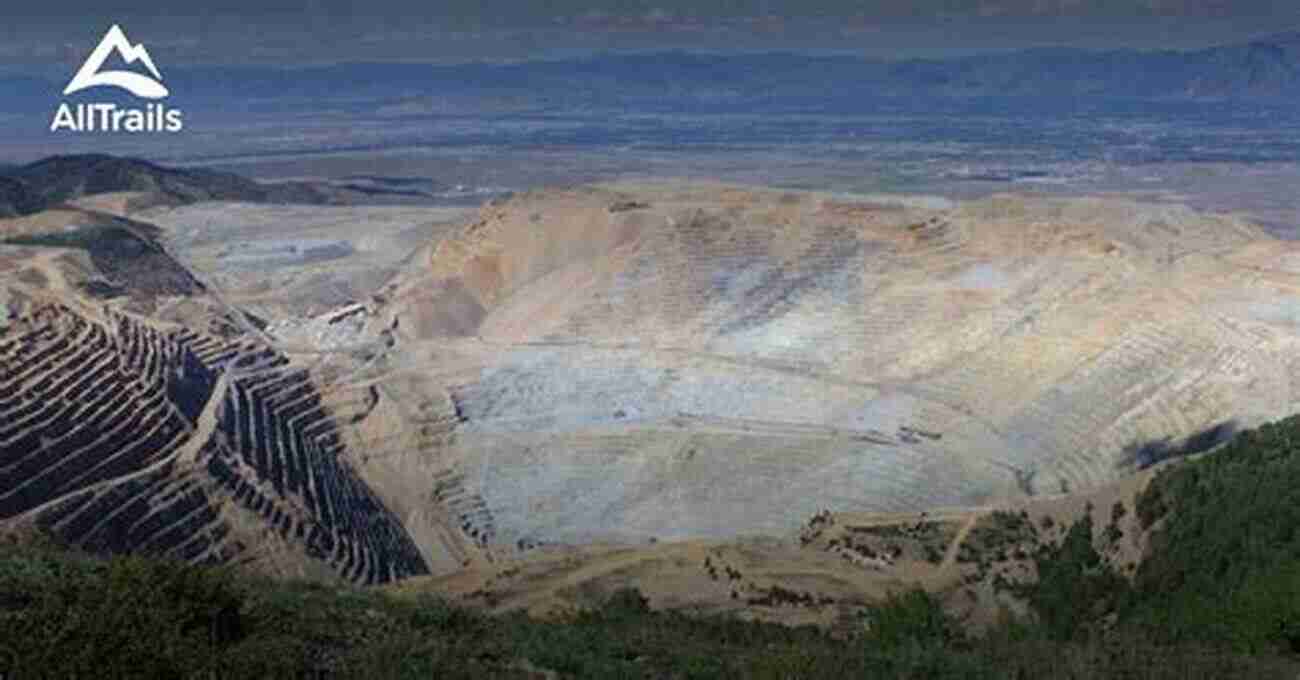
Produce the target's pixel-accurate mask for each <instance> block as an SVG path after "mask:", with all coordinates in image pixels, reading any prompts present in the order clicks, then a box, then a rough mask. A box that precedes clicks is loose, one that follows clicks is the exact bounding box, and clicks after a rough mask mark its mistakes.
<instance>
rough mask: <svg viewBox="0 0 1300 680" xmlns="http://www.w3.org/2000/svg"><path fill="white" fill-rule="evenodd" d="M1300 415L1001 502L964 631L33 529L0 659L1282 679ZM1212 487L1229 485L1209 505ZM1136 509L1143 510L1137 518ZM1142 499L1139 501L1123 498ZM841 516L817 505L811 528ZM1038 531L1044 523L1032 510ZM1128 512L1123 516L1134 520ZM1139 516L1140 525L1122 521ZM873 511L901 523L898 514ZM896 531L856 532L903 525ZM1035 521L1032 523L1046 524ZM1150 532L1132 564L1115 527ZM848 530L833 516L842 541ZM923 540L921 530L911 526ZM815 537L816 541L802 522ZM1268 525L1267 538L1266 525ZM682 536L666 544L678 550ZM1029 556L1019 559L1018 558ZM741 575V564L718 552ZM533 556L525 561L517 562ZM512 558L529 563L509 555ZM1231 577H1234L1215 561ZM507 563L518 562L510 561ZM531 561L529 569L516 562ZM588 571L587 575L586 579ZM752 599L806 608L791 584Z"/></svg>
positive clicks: (401, 671) (882, 618)
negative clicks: (344, 574) (183, 550)
mask: <svg viewBox="0 0 1300 680" xmlns="http://www.w3.org/2000/svg"><path fill="white" fill-rule="evenodd" d="M1298 428H1300V421H1298V420H1297V419H1296V418H1292V419H1288V420H1286V421H1282V422H1279V423H1276V424H1270V425H1267V426H1265V427H1264V428H1261V429H1260V430H1257V431H1250V432H1247V433H1245V434H1243V435H1242V436H1241V437H1240V438H1239V439H1237V440H1236V441H1235V442H1234V443H1232V444H1231V445H1229V446H1227V447H1225V448H1224V449H1223V450H1221V451H1218V452H1216V453H1214V454H1211V455H1209V456H1206V457H1203V458H1201V459H1197V460H1190V461H1185V462H1178V463H1175V464H1173V465H1170V466H1166V467H1165V468H1164V469H1163V471H1162V472H1161V473H1160V474H1159V475H1158V476H1156V477H1155V479H1154V480H1153V481H1151V483H1150V484H1149V485H1148V486H1147V487H1146V488H1145V489H1144V490H1142V491H1140V492H1138V493H1136V494H1135V495H1133V496H1131V497H1125V498H1124V499H1123V500H1120V501H1117V502H1116V504H1115V506H1114V509H1111V510H1107V511H1106V513H1107V514H1108V515H1109V516H1110V519H1109V520H1108V521H1107V522H1106V523H1105V528H1104V530H1098V528H1099V526H1100V524H1099V523H1094V521H1093V520H1092V515H1091V514H1084V515H1081V516H1076V517H1075V518H1074V519H1073V520H1072V521H1071V522H1070V523H1069V524H1068V526H1062V527H1060V528H1059V529H1056V528H1052V527H1050V526H1049V525H1048V524H1047V523H1046V522H1041V523H1040V522H1037V521H1035V522H1033V523H1027V522H1026V521H1025V519H1024V518H1025V516H1023V515H1019V514H1016V513H1013V512H998V513H994V514H993V515H992V516H991V517H992V519H993V522H992V523H989V524H984V525H982V526H980V527H977V528H976V529H974V530H972V531H969V532H964V533H965V535H966V538H964V539H959V541H962V542H963V545H969V546H970V547H969V550H970V551H971V552H973V553H976V554H978V555H979V560H980V561H981V562H983V561H985V560H989V561H991V562H998V561H1000V558H997V557H993V556H992V555H994V553H998V552H1000V551H1001V552H1010V551H1012V550H1015V551H1019V550H1022V549H1023V550H1026V551H1028V552H1029V553H1030V557H1029V559H1028V560H1027V561H1028V563H1029V564H1028V570H1027V572H1025V573H1024V574H1022V575H1020V576H1016V577H1012V578H1009V579H1007V578H1003V579H999V580H995V581H994V585H993V587H994V588H997V589H999V590H1000V591H1002V592H1003V593H1005V594H1007V595H1008V596H1009V597H1014V598H1017V599H1019V601H1020V602H1021V603H1024V604H1027V605H1028V607H1027V609H1025V610H1023V611H1015V610H1012V609H1008V608H1004V609H1003V610H1002V611H1001V612H1000V614H999V616H998V618H997V619H996V620H995V621H992V622H990V623H988V624H986V625H984V626H981V627H980V628H978V629H972V628H971V627H970V626H968V625H965V624H964V622H963V621H962V620H961V619H959V618H955V617H954V615H953V613H952V609H953V607H952V602H953V601H954V600H958V601H959V600H963V599H965V598H964V596H961V592H958V597H952V598H949V604H948V605H947V606H945V605H943V604H941V600H940V599H939V597H936V595H935V594H932V593H931V592H927V591H926V590H920V589H910V590H907V589H899V590H897V591H895V592H894V593H893V594H891V595H890V596H889V597H887V598H884V599H883V600H880V601H877V602H873V603H867V604H863V605H861V606H859V607H857V608H855V610H854V611H853V612H851V613H850V614H849V615H847V616H846V617H845V619H844V620H843V621H842V622H841V623H842V625H841V626H839V629H838V630H837V631H836V632H833V633H828V632H826V631H825V630H823V629H819V628H817V627H813V626H803V627H789V626H780V625H772V624H763V623H756V622H751V621H745V620H742V619H741V618H740V617H737V616H735V615H724V616H708V615H701V614H700V613H698V612H695V613H683V612H680V611H664V610H663V609H661V608H660V607H658V606H654V605H651V604H650V603H648V602H647V600H646V599H645V598H644V597H642V596H641V594H640V593H639V592H638V591H637V590H636V589H635V588H631V589H629V588H619V589H615V590H613V591H612V592H608V593H602V592H596V591H588V592H587V595H588V597H589V598H590V599H589V600H588V601H587V602H585V603H583V604H582V605H580V607H579V608H577V609H572V610H568V611H564V612H561V613H557V614H552V615H551V616H550V617H549V618H547V619H537V618H531V617H528V616H525V615H522V614H519V613H508V614H495V615H485V614H483V613H482V612H481V611H478V610H476V609H473V608H466V607H464V606H463V605H461V604H457V603H454V602H448V601H447V600H446V599H444V598H442V597H441V596H440V595H439V593H438V591H437V590H435V589H430V588H428V587H422V588H411V589H408V590H406V591H405V592H401V593H398V594H391V593H386V592H383V591H376V590H369V591H362V590H357V589H348V588H337V589H336V588H326V587H320V586H318V585H312V584H305V583H301V582H295V581H290V582H283V581H281V582H273V581H268V580H264V579H260V578H256V577H251V576H249V575H246V574H245V575H240V574H236V573H233V572H231V571H228V570H217V569H211V568H195V567H190V566H186V565H183V564H180V563H176V562H167V561H158V560H148V559H139V558H116V559H113V560H109V561H104V560H99V559H95V558H92V557H89V556H87V555H84V554H81V553H77V552H75V551H69V550H68V549H66V548H62V547H58V546H57V545H55V544H53V543H51V542H50V541H49V540H48V539H42V538H41V537H39V536H31V535H28V536H24V537H22V538H20V539H19V540H18V541H17V542H12V541H11V542H9V543H7V544H0V622H2V623H4V624H5V625H6V630H7V631H9V632H10V634H9V635H7V636H5V637H3V638H0V672H5V673H7V674H8V673H12V674H14V675H17V676H19V677H26V676H27V675H32V674H38V673H39V674H55V675H69V676H71V675H84V674H87V673H93V674H103V673H105V672H116V671H119V670H121V671H125V670H126V669H130V670H131V672H147V673H149V674H150V675H152V676H157V677H161V676H164V675H165V676H168V677H183V678H189V677H194V678H198V677H211V676H212V675H213V674H218V675H219V676H220V677H226V678H244V677H249V678H252V677H268V676H272V677H285V676H296V675H303V674H310V675H312V676H314V677H326V678H349V677H394V678H406V677H411V678H414V677H431V676H432V677H447V678H460V677H465V678H478V677H502V678H539V677H546V678H604V677H627V678H642V677H644V678H686V677H691V678H724V677H756V678H758V677H762V678H767V677H772V678H776V677H782V678H790V677H797V678H823V677H844V678H878V677H891V678H966V679H971V678H989V679H993V678H1023V677H1031V678H1039V677H1043V678H1046V677H1051V678H1078V679H1080V680H1082V679H1083V678H1097V677H1140V678H1153V679H1154V678H1171V679H1172V678H1180V679H1182V678H1228V677H1241V678H1245V677H1249V678H1288V677H1294V676H1295V673H1296V672H1297V668H1300V666H1298V665H1297V664H1300V657H1297V647H1296V644H1295V621H1296V620H1297V616H1298V615H1300V611H1298V610H1297V602H1298V600H1297V599H1296V597H1295V587H1296V580H1295V578H1294V576H1295V570H1294V566H1293V559H1292V554H1291V553H1292V548H1293V547H1294V546H1293V545H1292V544H1293V543H1294V541H1293V540H1291V539H1290V538H1280V537H1279V535H1278V534H1277V531H1278V530H1279V529H1282V528H1285V527H1288V526H1293V525H1294V519H1295V518H1294V517H1292V516H1291V515H1293V514H1294V512H1295V510H1294V508H1295V505H1294V504H1292V503H1287V502H1286V499H1287V497H1286V494H1285V493H1283V494H1281V495H1277V494H1271V493H1265V494H1261V493H1259V490H1260V489H1261V487H1267V488H1268V490H1270V491H1271V490H1275V489H1276V490H1285V489H1294V488H1296V487H1297V486H1298V485H1300V479H1297V470H1298V469H1300V466H1297V459H1300V452H1297V451H1296V450H1295V448H1294V446H1293V444H1292V441H1293V440H1294V437H1295V435H1296V434H1297V430H1298ZM1207 501H1209V502H1211V503H1214V502H1218V501H1225V502H1235V503H1236V504H1234V505H1218V504H1215V505H1213V506H1211V505H1210V504H1207ZM1133 506H1135V507H1136V508H1137V512H1136V514H1137V515H1139V519H1138V520H1137V522H1136V525H1135V524H1133V523H1130V522H1129V521H1128V519H1127V518H1128V517H1131V516H1132V515H1133V514H1134V513H1133V511H1132V509H1131V508H1132V507H1133ZM1123 508H1129V509H1128V510H1121V509H1123ZM836 524H837V521H836V519H835V518H831V517H829V516H821V517H819V518H817V520H816V521H814V522H813V523H812V524H810V527H809V528H810V530H812V531H817V532H824V531H826V530H827V529H830V528H833V527H834V525H836ZM1040 524H1041V526H1042V529H1041V530H1040V528H1039V525H1040ZM1121 526H1123V527H1124V528H1121ZM1135 527H1145V528H1137V529H1136V533H1131V532H1133V531H1134V529H1135ZM881 528H888V526H887V525H884V526H882V527H881ZM909 531H912V529H910V528H904V529H903V530H902V531H900V532H896V533H894V534H890V533H889V532H884V531H881V532H877V533H875V534H871V533H863V532H856V531H854V530H852V529H851V530H850V532H849V534H852V533H858V534H859V536H858V538H859V540H867V541H870V540H871V539H872V538H887V539H890V540H894V541H900V540H901V541H904V542H906V541H908V540H910V539H909V538H908V537H907V536H905V535H904V534H906V533H908V532H909ZM1040 534H1041V535H1042V537H1041V539H1040V538H1039V537H1038V536H1039V535H1040ZM1135 535H1137V536H1146V537H1148V538H1149V539H1150V540H1149V549H1148V550H1145V551H1144V552H1143V558H1144V559H1143V560H1142V561H1141V564H1140V567H1139V568H1138V569H1137V571H1136V575H1132V576H1129V577H1126V576H1125V575H1124V574H1123V571H1125V570H1124V569H1123V568H1122V566H1121V565H1120V563H1119V562H1117V560H1116V559H1115V551H1114V546H1115V545H1116V544H1118V543H1122V542H1129V541H1130V540H1132V539H1133V538H1134V537H1135ZM846 536H848V534H840V537H841V538H845V537H846ZM913 537H915V534H914V535H913ZM805 538H810V540H811V541H815V540H817V539H816V538H811V537H810V536H808V535H806V536H805ZM1261 539H1262V540H1261ZM670 555H671V554H670V553H663V554H662V557H663V559H664V561H665V562H668V561H671V560H672V558H671V556H670ZM1024 561H1025V560H1022V562H1024ZM710 566H711V567H713V568H715V569H717V570H718V571H720V572H724V576H725V577H726V578H727V579H731V578H732V572H733V571H734V570H735V568H734V567H733V566H732V565H730V564H719V563H717V562H712V563H710V562H708V561H706V563H705V567H706V568H708V567H710ZM524 569H525V571H526V570H527V567H524ZM516 571H518V569H516ZM1225 574H1227V575H1230V576H1228V578H1224V577H1223V576H1224V575H1225ZM503 577H504V578H512V577H511V576H509V575H503ZM519 578H520V579H521V580H528V579H529V578H530V575H529V574H527V573H525V574H523V575H521V576H520V577H519ZM575 587H576V588H577V589H578V590H586V588H585V585H584V584H581V583H577V584H575ZM767 597H768V598H769V599H771V600H773V601H772V602H769V603H765V604H757V605H750V607H751V608H753V609H761V608H771V609H786V610H790V609H795V610H797V609H800V608H801V607H805V606H806V604H805V594H804V593H803V592H800V590H799V589H798V587H797V586H795V587H789V588H782V587H774V588H772V589H770V590H769V592H768V594H767Z"/></svg>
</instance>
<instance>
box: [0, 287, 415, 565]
mask: <svg viewBox="0 0 1300 680" xmlns="http://www.w3.org/2000/svg"><path fill="white" fill-rule="evenodd" d="M236 507H237V508H240V509H242V510H241V511H234V510H233V508H236ZM240 512H242V513H243V514H244V515H250V516H252V517H256V518H258V519H257V521H256V522H255V525H254V526H253V527H251V528H250V527H249V526H247V522H246V521H244V520H243V519H241V517H242V516H241V515H240ZM232 513H234V514H232ZM18 522H26V523H34V524H36V525H39V526H42V527H45V528H46V529H48V530H50V531H51V532H53V533H54V534H56V535H57V536H59V537H60V538H62V539H64V540H66V541H68V542H70V543H72V544H75V545H79V546H82V547H84V548H86V549H89V550H93V551H97V552H149V553H157V554H166V555H171V556H175V557H179V558H182V559H186V560H192V561H203V562H230V561H243V562H248V561H253V562H255V561H258V560H259V559H263V557H262V556H261V555H260V552H261V551H263V550H265V548H266V545H267V542H266V541H265V540H264V538H262V536H261V534H262V533H263V532H268V531H269V532H271V533H273V534H275V535H277V536H278V537H279V539H280V542H281V544H282V545H283V546H288V547H287V548H286V549H285V550H284V551H282V552H287V553H290V555H288V556H287V557H286V555H284V554H281V555H277V556H275V558H276V559H279V560H286V559H288V560H290V561H292V560H293V559H301V560H303V561H314V562H318V563H320V564H322V565H323V566H325V567H326V568H327V569H328V570H329V571H332V572H333V573H334V574H336V575H337V577H339V578H342V579H345V580H348V581H351V582H355V583H380V582H386V581H391V580H394V579H398V578H402V577H404V576H409V575H414V574H422V573H426V572H427V571H428V568H427V565H426V564H425V562H424V560H423V558H422V557H421V554H420V552H419V550H418V549H417V547H416V546H415V544H414V543H413V542H412V540H411V538H410V536H409V535H408V534H407V533H406V531H405V530H404V528H403V526H402V524H401V522H400V521H399V520H398V519H397V518H396V517H394V516H393V515H392V514H391V513H390V512H389V511H387V510H386V508H385V507H384V504H383V503H382V502H381V501H380V500H379V498H378V497H377V496H376V495H375V494H374V493H373V492H372V491H371V490H370V489H369V488H368V487H367V486H366V484H365V483H364V481H363V480H362V479H361V478H360V477H359V476H358V474H357V473H356V472H355V471H354V470H353V469H352V468H351V466H350V464H349V463H348V462H347V461H346V460H344V445H343V442H342V440H341V437H340V434H339V429H338V426H337V425H336V423H335V420H334V417H333V415H332V414H331V413H330V412H329V411H328V410H327V409H326V408H324V407H323V405H322V403H321V400H320V396H319V394H318V392H317V389H316V387H315V386H314V384H313V383H312V381H311V377H310V375H309V373H308V372H307V371H306V370H304V369H301V368H294V367H292V366H290V365H289V362H288V360H287V359H286V358H285V357H283V356H280V355H279V354H277V353H276V352H275V351H273V350H271V349H268V348H266V347H265V346H262V345H259V344H258V343H255V342H249V341H238V340H236V341H227V340H222V339H218V338H215V337H212V336H207V335H203V334H199V333H197V332H194V331H191V330H160V329H157V328H154V327H153V326H151V325H149V324H147V323H145V322H143V321H141V320H139V319H137V318H135V317H133V316H129V315H126V314H120V313H109V314H108V321H107V322H103V321H100V320H94V319H90V318H87V317H86V316H84V315H83V314H81V313H79V312H78V311H76V310H74V309H72V308H70V307H67V306H63V305H57V304H46V305H37V306H35V307H33V308H32V309H31V310H30V311H29V313H27V314H25V315H23V316H20V317H19V318H17V319H13V320H11V323H10V324H9V325H7V326H5V327H3V328H0V527H2V526H3V525H4V524H6V523H9V524H12V523H18ZM292 553H301V555H300V557H299V558H294V557H293V556H292Z"/></svg>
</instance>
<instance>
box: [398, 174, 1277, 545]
mask: <svg viewBox="0 0 1300 680" xmlns="http://www.w3.org/2000/svg"><path fill="white" fill-rule="evenodd" d="M1294 250H1295V248H1294V246H1293V245H1292V244H1289V243H1283V242H1278V241H1275V240H1272V239H1271V238H1269V237H1267V236H1266V235H1264V234H1263V233H1262V232H1260V231H1259V230H1257V229H1255V228H1254V227H1252V226H1251V225H1249V224H1247V223H1244V222H1242V221H1239V220H1236V219H1233V218H1230V217H1220V216H1211V215H1203V214H1196V213H1194V212H1192V211H1189V210H1185V209H1180V208H1173V207H1167V206H1149V205H1148V206H1142V205H1137V204H1133V203H1127V202H1122V201H1112V200H1106V199H1080V200H1048V199H1028V198H1022V197H1015V196H1001V197H995V198H992V199H989V200H985V201H979V202H975V203H970V204H962V205H948V204H945V203H943V202H939V201H932V200H919V199H918V200H912V201H909V200H901V199H886V198H880V199H871V198H865V197H842V196H829V195H819V194H811V193H783V192H776V191H763V190H753V189H745V188H736V187H725V186H707V185H705V186H700V185H677V184H665V185H657V186H639V187H632V186H617V187H605V188H594V189H579V190H572V191H554V192H542V193H535V194H530V195H525V196H520V197H517V198H515V199H513V200H511V201H509V202H507V203H504V204H498V205H493V206H489V207H487V208H485V209H484V210H483V213H482V215H481V217H480V219H479V220H477V221H475V222H474V223H473V224H470V225H468V226H467V227H466V228H465V229H464V231H463V233H461V234H460V235H459V237H457V238H451V239H448V240H445V241H443V242H441V243H439V244H437V245H436V247H434V248H432V249H430V251H429V252H428V253H427V254H425V255H424V256H423V257H422V261H420V262H418V263H417V265H416V266H414V267H413V268H412V269H411V271H409V272H408V273H407V275H406V276H405V278H403V279H401V280H399V281H397V282H395V283H394V284H393V285H392V286H391V287H390V288H389V289H386V290H385V291H384V292H383V295H382V297H383V298H384V299H385V301H386V303H385V304H383V305H379V307H380V309H379V310H378V311H377V314H378V316H377V318H375V320H374V327H375V328H386V329H391V331H392V333H393V335H394V337H395V342H396V346H395V349H394V350H393V351H392V352H390V353H389V354H388V355H386V357H385V358H384V362H385V363H383V364H382V365H381V368H380V369H379V370H383V371H387V372H389V374H390V375H392V376H394V378H395V379H398V376H400V382H401V384H402V385H403V386H404V387H403V388H401V389H398V388H397V387H396V386H395V385H394V386H392V387H391V391H390V385H388V384H385V383H383V382H382V381H381V382H380V384H379V386H378V390H379V393H380V395H381V398H380V403H379V405H378V407H377V409H376V413H386V414H388V416H387V417H389V418H390V420H388V421H385V422H386V423H387V425H386V426H385V428H386V430H387V431H389V432H391V431H392V427H391V423H392V422H399V421H401V420H402V419H403V418H404V417H409V418H412V420H411V421H410V422H413V423H414V422H417V420H418V419H417V418H416V416H415V415H414V413H415V411H418V412H420V413H423V414H426V415H423V416H420V417H429V416H430V415H433V414H436V415H437V416H438V417H439V418H441V419H442V421H440V422H447V421H454V426H452V427H451V430H450V433H448V431H447V429H446V426H442V428H441V429H437V430H436V431H435V434H436V436H434V437H431V438H426V439H422V438H421V437H420V436H418V435H411V436H410V437H409V438H408V439H407V440H405V441H403V443H402V445H401V446H400V447H395V448H394V449H393V450H392V452H391V455H389V456H386V457H385V458H384V461H385V462H384V463H383V465H385V466H387V467H388V469H389V472H387V474H388V475H390V476H392V477H395V478H396V477H409V476H411V475H415V474H422V475H423V474H430V473H432V474H434V475H435V476H436V477H437V478H438V479H439V480H440V482H439V484H440V486H439V490H438V492H437V493H435V498H436V499H438V500H439V501H440V502H442V503H443V504H444V505H445V506H446V507H447V508H448V509H449V510H450V511H451V512H452V513H453V515H454V516H455V517H457V518H459V519H460V521H461V523H462V527H463V528H464V529H465V530H466V531H468V532H469V533H470V534H471V535H472V536H473V537H475V539H476V540H477V541H478V542H479V543H480V545H482V546H484V547H487V548H490V549H493V550H499V551H504V552H509V551H514V550H518V549H519V548H521V547H522V548H527V547H528V546H531V545H536V544H544V543H554V542H584V541H591V540H596V539H601V538H623V539H628V538H633V539H647V538H650V537H657V538H661V539H662V538H688V537H711V538H721V537H727V536H732V535H736V534H745V533H763V532H766V533H783V532H789V531H792V530H793V529H795V528H796V527H797V525H798V523H799V522H800V521H801V520H800V518H805V517H808V516H811V515H812V514H813V513H815V512H817V511H818V510H820V509H822V508H834V509H836V510H843V511H920V510H923V509H926V508H930V507H935V506H971V505H979V504H983V503H986V502H988V501H990V500H991V499H998V498H1008V497H1014V496H1025V495H1038V494H1044V493H1061V492H1062V491H1070V490H1080V489H1084V488H1088V487H1093V486H1096V485H1099V484H1103V483H1106V482H1108V481H1111V480H1115V479H1117V478H1119V477H1120V476H1122V475H1124V474H1126V472H1127V471H1129V470H1131V469H1133V467H1135V466H1139V465H1142V464H1146V463H1149V462H1151V461H1152V460H1155V459H1157V458H1159V457H1160V456H1162V455H1165V453H1166V452H1168V451H1170V450H1183V451H1187V450H1195V449H1203V448H1205V447H1207V446H1210V445H1213V444H1214V443H1216V442H1217V441H1218V440H1220V439H1222V438H1224V437H1226V436H1227V435H1228V434H1230V433H1231V432H1232V431H1233V429H1234V428H1236V427H1239V426H1243V425H1249V424H1254V423H1257V422H1259V421H1260V420H1262V419H1269V418H1276V417H1279V416H1281V415H1283V414H1286V413H1289V412H1292V411H1294V410H1295V407H1296V403H1295V398H1294V394H1295V391H1294V387H1293V385H1294V383H1295V380H1296V376H1297V375H1300V373H1297V370H1298V369H1300V365H1298V364H1297V363H1296V362H1295V360H1294V355H1295V351H1294V350H1295V347H1296V342H1297V332H1296V331H1297V326H1296V321H1295V320H1296V318H1297V317H1295V311H1296V310H1295V309H1293V305H1292V303H1291V301H1292V298H1293V296H1294V294H1295V292H1296V287H1297V285H1300V270H1297V269H1296V268H1295V267H1296V265H1295V264H1294V259H1295V252H1294ZM417 384H418V387H415V385H417ZM415 392H421V393H423V394H426V395H428V394H432V395H437V396H436V398H433V397H426V398H425V401H423V402H420V403H418V404H417V403H413V402H412V401H411V397H410V396H409V395H410V394H414V393H415ZM416 407H418V408H416ZM403 409H406V410H408V411H410V413H409V414H408V415H406V416H404V415H403V414H402V412H403ZM408 431H413V430H409V429H408ZM416 451H423V452H422V453H415V452H416Z"/></svg>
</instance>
